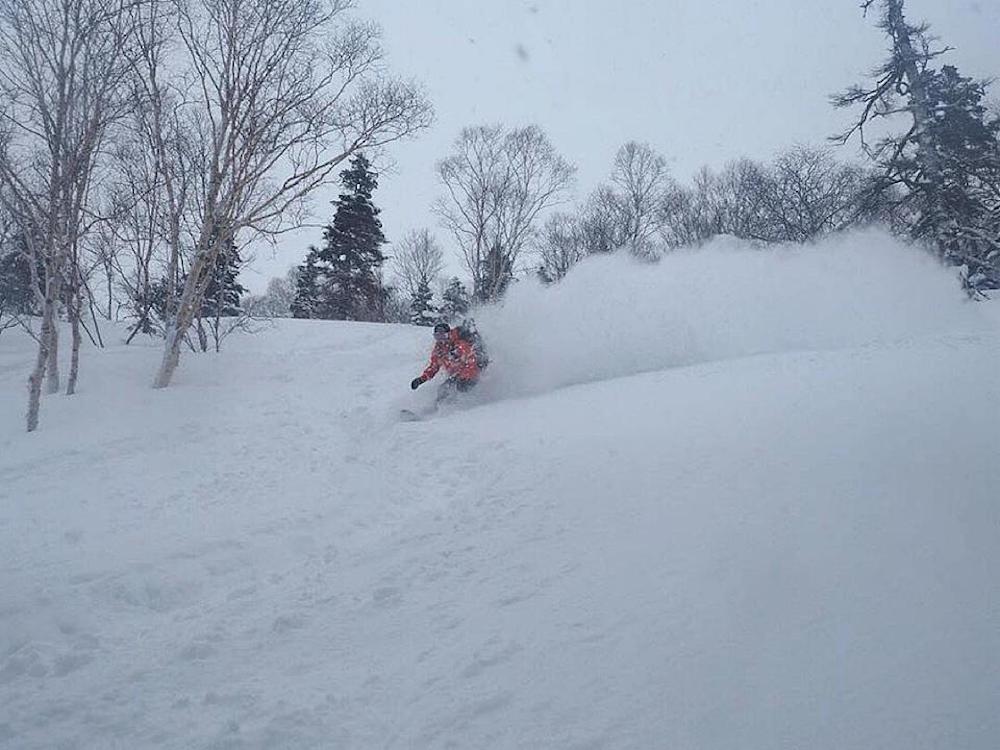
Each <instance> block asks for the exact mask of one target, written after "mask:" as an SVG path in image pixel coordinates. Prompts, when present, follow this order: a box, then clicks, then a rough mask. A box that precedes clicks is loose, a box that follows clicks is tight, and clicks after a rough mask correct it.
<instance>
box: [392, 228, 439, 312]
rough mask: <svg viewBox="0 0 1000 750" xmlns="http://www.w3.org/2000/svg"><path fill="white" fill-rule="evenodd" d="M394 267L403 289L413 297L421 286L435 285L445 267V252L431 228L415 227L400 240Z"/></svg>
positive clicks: (394, 258)
mask: <svg viewBox="0 0 1000 750" xmlns="http://www.w3.org/2000/svg"><path fill="white" fill-rule="evenodd" d="M392 268H393V272H394V273H395V276H396V279H397V280H398V281H399V282H400V284H401V285H402V288H403V290H404V291H405V292H406V293H407V294H408V295H409V296H410V297H412V296H414V295H415V294H417V292H418V290H419V289H420V287H421V286H426V287H427V288H430V287H431V286H432V285H433V283H434V280H435V279H436V278H437V277H438V275H440V273H441V269H442V268H444V252H443V251H442V250H441V246H440V245H439V244H438V241H437V240H436V239H435V238H434V235H432V234H431V233H430V230H429V229H415V230H413V231H411V232H410V233H409V234H407V235H406V236H405V237H403V239H402V240H401V241H400V243H399V246H398V248H397V249H396V251H395V253H393V256H392Z"/></svg>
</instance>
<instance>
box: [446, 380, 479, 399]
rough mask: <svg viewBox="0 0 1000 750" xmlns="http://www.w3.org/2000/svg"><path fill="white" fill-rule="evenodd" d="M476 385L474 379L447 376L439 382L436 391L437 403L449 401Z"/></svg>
mask: <svg viewBox="0 0 1000 750" xmlns="http://www.w3.org/2000/svg"><path fill="white" fill-rule="evenodd" d="M475 387H476V381H475V380H462V379H461V378H448V379H447V380H446V381H444V382H443V383H442V384H441V387H440V388H438V392H437V399H436V401H437V403H439V404H440V403H441V402H442V401H451V400H452V399H454V398H455V396H457V395H458V394H459V393H468V392H469V391H471V390H472V389H473V388H475Z"/></svg>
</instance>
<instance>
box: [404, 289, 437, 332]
mask: <svg viewBox="0 0 1000 750" xmlns="http://www.w3.org/2000/svg"><path fill="white" fill-rule="evenodd" d="M433 299H434V292H432V291H431V287H430V284H428V283H427V281H425V280H421V281H420V283H419V284H418V285H417V291H416V292H415V293H414V295H413V298H412V299H411V300H410V322H411V323H412V324H413V325H415V326H432V325H434V322H435V321H436V320H437V318H438V310H437V308H436V307H435V306H434V303H433Z"/></svg>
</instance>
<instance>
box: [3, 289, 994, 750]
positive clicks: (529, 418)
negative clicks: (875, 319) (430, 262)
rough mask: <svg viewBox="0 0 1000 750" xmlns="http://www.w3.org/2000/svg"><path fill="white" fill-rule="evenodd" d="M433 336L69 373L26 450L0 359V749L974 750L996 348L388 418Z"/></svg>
mask: <svg viewBox="0 0 1000 750" xmlns="http://www.w3.org/2000/svg"><path fill="white" fill-rule="evenodd" d="M994 309H995V308H994ZM424 334H425V332H422V331H413V330H412V329H403V328H396V327H392V326H374V325H337V324H327V325H324V324H319V323H300V322H296V323H282V324H281V325H279V326H278V327H276V328H275V329H273V330H269V331H266V332H264V333H263V334H261V335H260V336H258V337H256V338H252V339H243V340H234V341H232V342H230V343H229V346H228V347H227V351H225V352H224V353H223V354H222V355H221V356H219V357H215V356H203V357H196V356H190V355H189V356H187V357H186V358H185V360H184V362H183V364H182V369H181V371H180V373H179V375H180V377H179V378H178V382H177V383H176V384H175V385H174V386H173V387H171V388H170V389H168V390H166V391H162V392H156V391H152V390H150V389H148V388H147V387H145V383H146V382H147V380H148V378H150V377H151V375H152V372H153V369H154V366H155V364H156V358H157V351H156V350H155V349H151V348H150V349H142V348H130V349H125V348H124V347H114V348H112V349H111V350H110V351H108V352H105V353H102V354H97V353H95V352H92V351H89V350H88V351H87V352H86V353H85V360H84V363H83V370H82V378H83V379H82V381H81V391H80V394H79V395H78V396H76V397H74V398H72V399H67V398H65V397H61V396H59V397H48V398H46V400H45V403H44V405H43V414H42V430H41V431H40V432H38V433H36V434H35V435H32V436H25V435H23V434H21V433H20V416H21V415H20V409H21V408H22V403H21V401H22V396H23V380H24V375H25V373H26V371H27V366H28V365H27V363H28V362H29V360H30V348H29V347H28V345H27V343H26V342H22V343H21V344H20V345H13V344H12V343H11V342H12V341H13V339H12V338H8V335H7V334H5V336H4V338H3V339H0V456H2V460H0V591H2V592H3V593H2V599H0V747H4V748H6V747H10V748H18V749H19V750H20V749H22V748H23V749H25V750H30V749H32V748H77V747H79V748H116V747H121V748H137V747H158V748H194V747H198V748H202V747H204V748H220V749H221V748H227V749H236V748H373V747H380V748H381V747H385V748H410V747H421V748H423V747H427V748H439V747H440V748H445V747H456V748H466V747H524V748H529V747H530V748H540V747H553V748H556V747H558V748H640V747H641V748H646V747H670V748H730V747H735V746H745V747H788V748H793V747H795V748H798V747H808V748H817V749H818V748H831V750H832V748H842V747H879V748H900V750H902V749H903V748H907V749H908V750H909V749H912V748H936V747H956V748H957V747H963V748H982V750H987V748H993V747H995V746H996V741H997V739H998V738H1000V718H998V714H997V712H996V706H997V705H1000V664H998V662H997V660H996V659H995V658H992V657H991V655H995V654H998V653H1000V614H998V613H1000V598H998V594H997V589H996V580H997V579H998V574H1000V554H998V552H997V550H998V544H997V538H998V531H1000V506H998V504H997V503H996V502H995V501H996V498H998V497H1000V474H998V472H997V471H996V446H997V445H998V441H997V438H998V437H1000V422H998V420H997V418H996V415H997V414H998V413H1000V411H998V409H1000V376H998V375H997V373H1000V368H998V364H1000V337H998V335H997V333H996V331H995V330H990V331H975V332H968V333H954V334H946V333H935V334H934V335H929V336H923V337H921V336H914V337H912V338H909V339H906V340H901V341H897V342H895V343H894V344H892V345H891V346H887V345H878V346H875V345H872V346H859V347H855V348H849V349H843V350H839V351H828V352H824V351H814V352H809V351H801V352H791V353H788V352H786V353H775V354H767V355H760V356H755V357H750V358H746V359H741V360H730V361H716V362H711V363H709V364H702V365H698V366H693V367H685V368H679V369H674V370H666V371H662V372H652V373H648V374H644V375H637V376H632V377H627V378H623V379H618V380H612V381H608V382H599V383H593V384H590V385H578V386H572V387H569V388H565V389H562V390H558V391H555V392H552V393H548V394H541V395H537V396H534V397H531V398H526V399H521V400H510V401H498V402H493V403H488V402H487V403H480V404H478V405H475V406H473V407H472V408H469V409H467V410H453V411H451V412H446V413H444V414H440V415H435V416H434V418H433V419H430V420H427V421H424V422H415V423H399V422H398V421H397V420H396V419H395V414H396V412H397V411H398V407H399V406H400V405H403V404H408V405H412V404H415V403H416V404H419V403H426V402H427V399H429V398H431V397H432V394H431V393H425V392H424V391H423V390H422V391H421V392H419V393H418V394H415V395H411V394H408V393H406V394H404V395H403V396H400V397H398V398H396V397H387V394H394V393H401V392H403V389H405V388H406V384H407V382H408V379H409V377H411V376H412V375H411V373H412V372H414V371H417V370H418V369H419V367H420V363H421V362H422V359H423V357H424V355H425V353H426V351H425V350H426V349H427V342H426V338H427V337H426V335H424Z"/></svg>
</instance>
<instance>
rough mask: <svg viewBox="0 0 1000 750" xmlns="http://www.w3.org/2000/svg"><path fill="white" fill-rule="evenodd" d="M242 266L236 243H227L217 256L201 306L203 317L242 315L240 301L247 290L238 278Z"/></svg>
mask: <svg viewBox="0 0 1000 750" xmlns="http://www.w3.org/2000/svg"><path fill="white" fill-rule="evenodd" d="M242 265H243V261H242V259H241V258H240V254H239V250H238V249H237V248H236V243H234V242H229V243H227V246H226V247H224V248H223V250H221V251H220V252H219V254H218V255H217V256H216V258H215V265H214V266H213V267H212V269H211V276H210V277H209V279H208V285H207V286H206V287H205V299H204V301H203V302H202V305H201V317H203V318H231V317H234V316H236V315H239V314H240V313H241V310H240V299H241V298H242V296H243V295H244V294H246V291H247V290H246V289H245V288H244V287H243V285H242V284H240V283H239V282H238V281H237V280H236V277H237V276H238V275H239V272H240V266H242Z"/></svg>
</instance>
